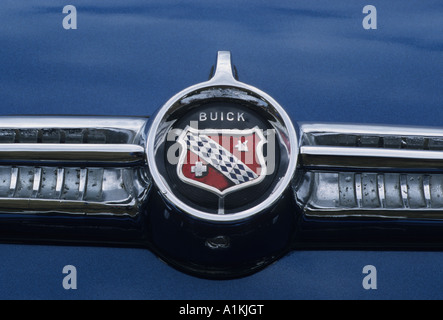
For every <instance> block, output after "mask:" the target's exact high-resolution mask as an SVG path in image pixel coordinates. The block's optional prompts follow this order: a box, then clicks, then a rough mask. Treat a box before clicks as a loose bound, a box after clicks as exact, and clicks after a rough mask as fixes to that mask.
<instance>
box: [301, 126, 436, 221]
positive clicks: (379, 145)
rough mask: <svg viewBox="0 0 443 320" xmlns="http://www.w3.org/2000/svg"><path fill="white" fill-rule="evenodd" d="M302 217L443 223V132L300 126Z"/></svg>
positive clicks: (367, 127)
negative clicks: (437, 221) (420, 220)
mask: <svg viewBox="0 0 443 320" xmlns="http://www.w3.org/2000/svg"><path fill="white" fill-rule="evenodd" d="M300 168H301V169H302V170H300V171H299V175H298V177H297V178H296V179H297V180H296V182H295V186H294V188H295V196H296V199H297V203H298V204H299V205H300V206H301V207H302V208H303V212H304V215H305V216H306V217H316V218H346V219H348V218H349V219H352V218H358V219H362V218H370V219H373V218H377V219H385V218H390V219H396V220H398V219H400V220H403V219H405V220H411V219H425V220H429V219H431V220H443V174H442V173H443V129H429V128H409V127H408V128H402V127H388V126H371V125H344V124H301V125H300Z"/></svg>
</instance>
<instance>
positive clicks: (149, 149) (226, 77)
mask: <svg viewBox="0 0 443 320" xmlns="http://www.w3.org/2000/svg"><path fill="white" fill-rule="evenodd" d="M214 89H216V90H217V89H221V90H226V89H228V90H229V89H233V90H234V91H235V90H240V91H243V92H245V93H247V94H250V95H251V96H254V97H258V98H259V99H261V100H263V101H265V102H266V103H267V104H268V105H269V106H271V107H272V110H268V112H275V113H276V115H275V117H276V118H279V119H281V120H280V122H281V125H282V128H284V130H285V131H286V134H285V136H286V137H287V139H288V141H289V150H287V152H288V158H289V163H288V166H287V170H286V173H285V174H284V176H283V178H282V179H281V180H280V181H279V183H278V185H277V186H276V187H275V188H274V190H273V192H272V193H271V195H270V196H269V197H268V198H266V199H265V200H264V201H263V202H261V203H260V204H258V205H255V206H253V207H251V208H249V209H247V210H243V211H241V212H237V213H232V214H225V215H217V214H213V213H207V212H204V211H201V210H197V209H195V208H193V207H192V206H190V205H188V204H187V203H185V202H183V201H182V200H180V199H179V198H178V197H177V196H176V195H175V194H174V193H173V192H172V190H171V189H170V188H169V186H168V183H167V182H166V181H165V179H164V178H163V176H162V175H161V174H160V172H159V170H158V167H157V164H156V159H155V158H156V154H155V152H156V150H155V145H156V139H157V135H158V131H159V128H161V125H162V124H163V123H164V120H165V119H167V118H168V117H169V115H171V114H172V113H173V112H175V111H176V110H174V107H176V106H177V104H178V103H179V102H180V101H181V100H183V99H186V98H189V97H192V94H195V93H200V92H201V91H204V90H214ZM222 97H223V98H230V97H229V96H226V95H224V96H222ZM232 98H237V99H238V97H232ZM193 101H194V100H193ZM194 102H195V101H194ZM171 110H172V111H171ZM146 154H147V161H148V166H149V171H150V173H151V176H152V179H153V182H154V183H155V185H156V186H157V187H158V189H159V191H160V193H161V194H162V196H163V197H164V198H165V199H166V200H167V201H168V202H169V203H170V204H172V205H173V206H174V207H175V208H177V209H179V210H180V211H183V212H185V213H187V214H189V215H191V216H193V217H196V218H199V219H203V220H206V221H212V222H235V221H239V220H244V219H247V218H250V217H252V216H254V215H256V214H258V213H260V212H263V211H264V210H266V209H268V208H270V207H271V206H272V205H273V204H275V203H276V202H277V201H278V199H279V198H280V197H281V196H282V194H283V193H284V191H285V190H286V189H287V188H288V187H289V186H290V183H291V180H292V178H293V176H294V174H295V169H296V166H297V156H298V140H297V134H296V131H295V128H294V125H293V123H292V121H291V119H290V118H289V116H288V115H287V113H286V111H285V110H284V109H283V108H282V107H281V106H280V104H278V103H277V101H275V100H274V99H273V98H272V97H271V96H269V95H268V94H266V93H265V92H263V91H261V90H259V89H257V88H255V87H253V86H251V85H248V84H245V83H242V82H240V81H237V80H236V79H235V78H234V76H233V74H232V67H231V61H230V53H229V52H219V53H218V59H217V65H216V70H215V73H214V76H213V77H212V78H211V79H210V80H209V81H205V82H202V83H199V84H196V85H193V86H190V87H188V88H186V89H184V90H182V91H180V92H178V93H177V94H175V95H174V96H173V97H172V98H170V99H169V100H168V101H167V102H166V103H165V104H164V105H163V106H162V107H161V108H160V109H159V110H158V112H157V113H156V114H155V116H154V118H153V119H152V120H151V124H150V128H149V132H148V137H147V141H146Z"/></svg>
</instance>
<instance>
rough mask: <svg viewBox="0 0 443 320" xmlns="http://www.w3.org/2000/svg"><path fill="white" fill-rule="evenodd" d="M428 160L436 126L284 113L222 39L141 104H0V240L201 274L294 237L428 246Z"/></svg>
mask: <svg viewBox="0 0 443 320" xmlns="http://www.w3.org/2000/svg"><path fill="white" fill-rule="evenodd" d="M296 128H297V129H296ZM442 168H443V129H431V128H414V127H391V126H375V125H374V126H372V125H346V124H321V123H301V124H298V125H297V126H294V123H293V122H292V121H291V120H290V118H289V117H288V115H287V114H286V112H285V110H284V109H283V107H282V106H280V105H279V104H278V103H277V102H276V101H275V100H274V99H273V98H272V97H270V96H269V95H268V94H266V93H265V92H263V91H261V90H259V89H257V88H255V87H253V86H250V85H248V84H245V83H242V82H240V81H239V80H238V77H237V71H236V68H235V67H234V66H233V65H232V63H231V54H230V52H227V51H221V52H219V53H218V55H217V62H216V65H215V67H214V68H213V71H212V76H211V78H210V79H209V80H208V81H206V82H202V83H200V84H196V85H193V86H191V87H189V88H186V89H184V90H183V91H181V92H179V93H177V94H176V95H174V96H173V97H172V98H171V99H169V100H168V101H167V102H166V103H165V104H164V105H163V106H162V107H161V108H160V109H159V110H158V112H157V113H156V114H155V115H154V116H153V117H152V118H147V117H87V116H85V117H80V116H78V117H69V116H65V117H63V116H61V117H60V116H59V117H50V116H39V117H29V116H27V117H2V118H0V178H1V179H2V181H3V183H2V184H1V185H0V238H1V240H2V241H5V242H8V241H14V242H17V241H22V242H39V243H41V242H43V243H62V244H69V243H74V244H76V243H87V244H91V245H125V246H137V247H146V248H148V249H150V250H152V251H153V252H155V253H156V254H157V255H158V256H159V257H161V258H162V259H163V260H165V261H167V262H168V263H169V264H171V265H172V266H174V267H176V268H178V269H180V270H183V271H185V272H188V273H191V274H194V275H197V276H201V277H209V278H232V277H240V276H244V275H248V274H251V273H253V272H255V271H257V270H260V269H262V268H263V267H265V266H267V265H268V264H269V263H271V262H273V261H275V260H277V259H278V258H280V257H281V256H283V255H285V254H286V253H288V252H289V251H290V250H294V249H299V248H313V247H315V248H330V247H332V248H361V247H371V248H418V247H420V248H442V247H443V246H442V244H443V232H442V231H443V174H442V172H441V170H442Z"/></svg>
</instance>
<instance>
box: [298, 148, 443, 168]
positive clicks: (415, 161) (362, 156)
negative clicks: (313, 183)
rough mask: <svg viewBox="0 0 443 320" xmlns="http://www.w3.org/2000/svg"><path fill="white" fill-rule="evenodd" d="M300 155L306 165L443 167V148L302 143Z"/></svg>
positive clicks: (338, 166)
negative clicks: (437, 149)
mask: <svg viewBox="0 0 443 320" xmlns="http://www.w3.org/2000/svg"><path fill="white" fill-rule="evenodd" d="M300 155H301V160H302V163H303V165H304V166H307V167H336V168H359V169H365V168H380V169H387V168H391V169H402V168H412V169H413V168H418V169H419V168H422V169H424V168H427V169H442V168H443V152H442V151H430V150H420V151H417V150H407V149H378V148H357V147H325V146H302V147H300Z"/></svg>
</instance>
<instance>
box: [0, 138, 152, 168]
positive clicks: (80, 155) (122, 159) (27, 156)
mask: <svg viewBox="0 0 443 320" xmlns="http://www.w3.org/2000/svg"><path fill="white" fill-rule="evenodd" d="M144 157H145V151H144V148H143V147H142V146H139V145H131V144H43V143H17V144H10V143H5V144H0V162H12V163H18V162H36V163H39V164H46V165H47V164H50V163H51V162H57V166H61V165H63V164H64V163H73V162H79V163H82V164H84V165H88V166H93V165H94V164H96V165H103V164H112V165H117V166H129V165H134V164H140V163H142V162H143V161H144Z"/></svg>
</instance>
